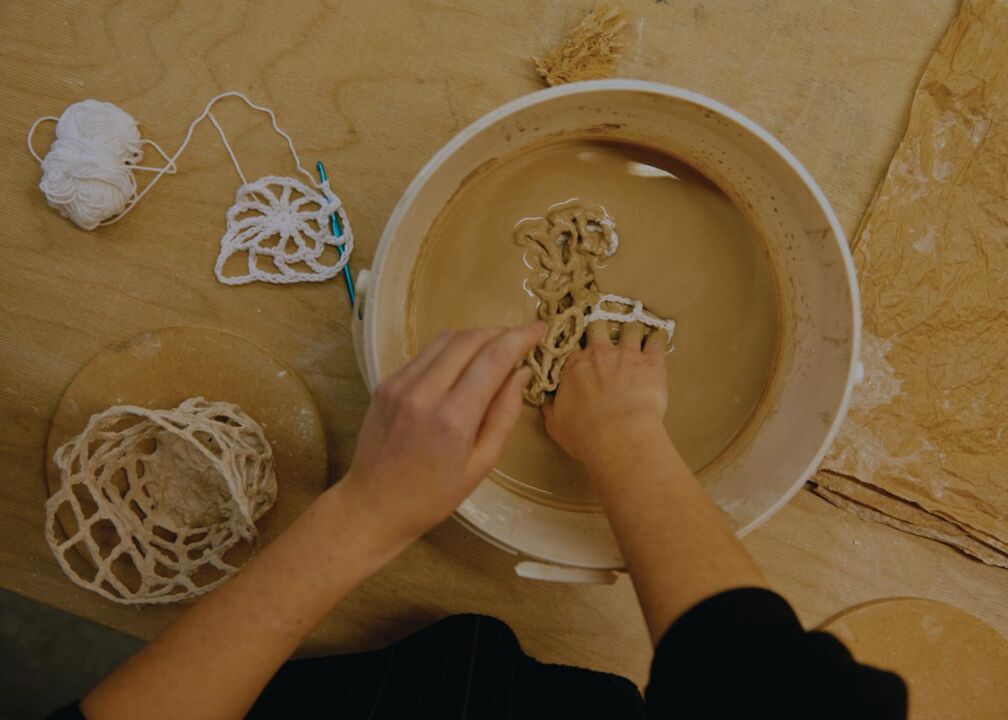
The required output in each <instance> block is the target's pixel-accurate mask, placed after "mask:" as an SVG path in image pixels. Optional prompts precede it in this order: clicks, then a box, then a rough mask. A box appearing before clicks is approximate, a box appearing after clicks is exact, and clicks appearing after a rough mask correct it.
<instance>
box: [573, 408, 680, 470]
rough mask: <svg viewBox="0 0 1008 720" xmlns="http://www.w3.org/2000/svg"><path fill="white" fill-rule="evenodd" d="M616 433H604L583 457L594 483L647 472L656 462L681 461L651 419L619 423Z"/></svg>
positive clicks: (660, 427) (676, 463) (670, 463)
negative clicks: (587, 454) (586, 455)
mask: <svg viewBox="0 0 1008 720" xmlns="http://www.w3.org/2000/svg"><path fill="white" fill-rule="evenodd" d="M618 427H619V430H618V431H617V432H611V433H607V434H605V435H604V436H603V437H602V438H600V439H599V441H598V442H597V443H595V444H594V445H593V448H592V450H591V453H590V455H589V456H588V457H585V458H584V463H585V465H586V466H587V468H588V474H589V476H590V477H591V479H592V481H593V482H595V483H608V482H609V480H613V481H614V482H620V483H623V482H625V478H626V477H627V476H628V475H629V476H634V475H638V474H641V473H647V472H649V471H651V470H652V469H653V466H654V465H656V464H658V465H661V466H671V467H677V466H679V465H682V467H683V469H685V463H683V461H682V459H681V458H680V457H679V453H678V451H677V450H676V449H675V446H674V445H673V444H672V440H671V439H670V438H669V436H668V432H667V431H666V430H665V426H664V424H663V423H662V422H661V421H660V420H656V419H654V418H640V419H638V420H634V421H631V422H626V423H622V424H620V425H619V426H618Z"/></svg>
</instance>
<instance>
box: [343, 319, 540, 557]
mask: <svg viewBox="0 0 1008 720" xmlns="http://www.w3.org/2000/svg"><path fill="white" fill-rule="evenodd" d="M543 331H544V327H543V324H542V323H533V324H531V325H525V326H522V327H517V328H512V329H502V328H482V329H477V330H466V331H464V332H445V333H442V334H441V335H439V336H438V337H437V338H436V339H434V340H433V341H432V342H431V343H430V344H429V345H428V346H427V347H426V348H424V350H423V351H422V352H421V353H420V354H419V355H418V356H417V357H416V358H415V359H414V360H413V361H411V362H409V363H407V364H406V365H405V366H404V367H402V368H401V369H400V370H399V371H397V372H396V373H394V374H393V375H392V376H390V377H389V378H388V379H386V380H385V381H384V382H383V383H382V384H381V385H379V386H378V388H377V390H375V393H374V397H373V398H372V401H371V406H370V407H369V408H368V412H367V415H366V416H365V418H364V425H363V427H362V429H361V433H360V436H359V437H358V440H357V449H356V451H355V452H354V457H353V462H352V464H351V466H350V471H349V472H348V473H347V476H346V477H345V478H344V479H343V481H342V482H340V483H339V486H337V487H341V488H342V490H343V491H344V492H352V494H353V495H354V497H355V498H356V500H357V501H358V502H359V503H360V504H359V507H360V509H361V511H362V512H366V513H368V514H372V515H373V516H374V517H375V518H378V519H379V521H380V522H381V523H382V524H383V526H384V527H385V528H387V529H388V530H389V531H390V532H391V533H392V535H393V537H394V540H395V541H396V542H409V541H412V540H414V539H416V538H417V537H419V536H420V535H422V534H423V533H425V532H426V531H427V530H429V529H430V528H432V527H433V526H434V525H436V524H437V523H439V522H441V521H442V520H444V519H445V518H446V517H448V516H449V515H450V514H451V513H452V512H453V511H454V510H455V508H456V507H458V506H459V504H461V502H462V501H463V500H464V499H465V498H466V497H468V496H469V494H470V493H471V492H472V491H473V490H474V489H475V487H476V485H477V484H478V483H479V482H480V481H481V480H483V478H484V477H486V475H487V474H488V473H489V472H490V470H491V469H492V468H493V466H494V464H495V463H496V462H497V458H498V457H499V456H500V452H501V449H502V448H503V446H504V441H505V440H506V439H507V436H508V434H509V433H510V432H511V429H512V428H513V427H514V424H515V421H516V420H517V419H518V414H519V411H520V410H521V402H522V389H523V388H524V387H525V385H526V384H527V383H528V381H529V378H530V377H531V371H530V370H529V369H528V368H526V367H524V366H523V367H522V368H521V369H518V370H515V364H516V363H517V362H518V361H519V360H520V359H521V358H522V357H524V356H525V354H526V353H528V351H529V350H530V349H531V348H532V346H533V345H535V344H536V343H537V342H538V341H539V340H540V339H541V338H542V335H543Z"/></svg>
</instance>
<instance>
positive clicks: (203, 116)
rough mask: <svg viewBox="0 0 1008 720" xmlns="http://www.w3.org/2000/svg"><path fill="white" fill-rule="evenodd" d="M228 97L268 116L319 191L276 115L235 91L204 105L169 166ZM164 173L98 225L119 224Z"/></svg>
mask: <svg viewBox="0 0 1008 720" xmlns="http://www.w3.org/2000/svg"><path fill="white" fill-rule="evenodd" d="M228 97H236V98H238V99H240V100H242V101H243V102H244V103H245V104H246V105H248V106H249V107H250V108H252V109H253V110H258V111H259V112H262V113H266V114H267V115H268V116H269V119H270V123H271V124H272V125H273V129H274V130H275V131H276V132H277V134H278V135H280V136H281V137H282V138H283V139H284V140H286V141H287V147H288V148H289V149H290V153H291V157H293V158H294V164H295V165H296V166H297V169H298V171H299V172H300V173H301V174H302V175H304V176H305V177H306V178H308V181H309V182H310V183H311V184H312V186H313V187H316V188H320V189H321V187H322V186H321V185H319V184H318V183H317V182H315V178H314V177H312V175H311V173H309V172H308V171H307V170H305V169H304V167H303V166H302V165H301V158H300V157H298V154H297V150H295V149H294V141H293V140H291V136H290V135H288V134H287V133H286V132H284V131H283V130H282V129H281V128H280V126H279V125H278V124H277V119H276V115H275V114H274V113H273V111H272V110H270V109H269V108H268V107H263V106H262V105H256V104H255V103H254V102H252V101H251V100H249V99H248V98H247V97H246V96H245V95H244V94H243V93H240V92H238V91H237V90H229V91H227V92H222V93H220V94H219V95H215V96H214V97H213V98H211V99H210V102H208V103H207V104H206V107H204V108H203V112H201V113H200V114H199V115H197V116H196V119H195V120H193V121H192V122H191V123H190V124H189V129H188V130H186V134H185V137H184V138H183V139H182V144H181V145H179V147H178V150H176V151H175V153H174V154H173V155H172V156H171V158H169V159H168V163H169V165H171V166H174V165H175V161H176V160H178V159H179V156H180V155H182V152H183V151H184V150H185V149H186V148H187V147H188V146H189V141H190V140H192V136H193V132H194V131H195V130H196V126H197V125H199V124H200V123H201V122H203V120H205V119H206V118H207V116H209V115H210V109H211V108H213V106H214V105H215V104H217V102H219V101H220V100H223V99H224V98H228ZM218 132H221V137H222V138H223V131H221V130H218ZM225 144H226V141H225ZM228 153H229V154H230V155H231V161H232V163H234V166H235V169H236V170H237V171H238V174H239V176H241V174H242V172H241V168H239V167H238V161H237V159H236V158H235V155H234V153H233V152H231V149H230V147H228ZM166 171H167V166H166V167H165V168H162V169H161V170H159V171H158V173H157V174H156V175H155V176H154V177H153V178H151V181H150V182H149V183H147V185H145V186H144V189H143V190H141V191H140V193H139V194H138V195H137V196H136V197H135V198H133V199H132V200H131V201H130V202H129V203H128V204H127V205H126V207H125V208H124V209H123V211H122V212H121V213H119V214H118V215H115V216H114V217H111V218H109V219H107V220H103V221H102V222H101V223H99V224H100V225H111V224H113V223H117V222H119V221H120V220H122V219H123V218H124V217H126V215H128V214H129V212H130V210H132V209H133V208H134V207H136V205H137V203H138V202H140V200H142V199H143V196H144V195H146V194H147V193H148V192H149V191H150V189H151V188H152V187H154V185H155V184H156V183H157V181H158V180H160V179H161V176H162V175H164V174H165V173H166ZM242 181H243V182H244V177H242Z"/></svg>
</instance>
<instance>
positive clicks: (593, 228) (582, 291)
mask: <svg viewBox="0 0 1008 720" xmlns="http://www.w3.org/2000/svg"><path fill="white" fill-rule="evenodd" d="M514 239H515V242H516V243H517V244H518V245H519V246H520V247H522V248H523V250H524V258H523V259H524V262H525V264H526V265H527V266H528V267H529V269H530V270H531V271H532V273H531V275H530V277H529V280H528V282H527V285H526V288H527V290H528V291H529V292H530V293H531V294H533V295H534V296H535V297H536V299H537V300H538V316H539V319H540V320H543V321H544V322H545V323H546V334H545V337H544V338H543V339H542V341H540V342H539V344H538V345H536V347H534V348H532V350H531V351H530V352H529V354H528V355H527V356H526V358H525V361H524V362H525V364H526V365H528V367H530V368H531V369H532V379H531V380H530V381H529V384H528V386H527V387H526V388H525V392H524V395H525V400H526V401H528V402H529V404H531V405H534V406H536V407H538V406H540V405H542V404H543V402H544V401H545V399H546V394H547V393H551V392H554V391H556V389H557V386H558V385H559V384H560V375H561V373H562V371H563V366H564V363H566V362H567V358H568V357H569V356H570V354H571V353H572V352H574V350H576V349H577V348H578V347H579V346H580V344H581V338H582V336H583V335H584V332H585V328H586V327H587V326H588V323H590V322H592V321H594V320H609V321H614V322H619V323H627V322H640V323H642V324H643V325H645V327H646V328H660V329H662V330H664V331H665V332H666V333H668V336H669V339H670V340H671V337H672V334H673V332H674V331H675V322H674V321H672V320H663V319H661V318H659V317H657V316H655V315H653V314H652V313H649V312H647V311H646V310H645V309H644V307H643V305H642V304H641V303H640V302H639V301H637V300H633V299H632V298H627V297H623V296H621V295H613V294H611V293H601V292H600V291H599V289H598V287H597V285H596V284H595V267H596V263H597V262H598V260H599V259H600V258H604V257H609V256H611V255H613V254H614V253H615V252H616V250H617V248H618V247H619V236H618V235H617V234H616V223H615V222H614V221H613V219H612V218H611V217H610V216H609V215H608V214H607V213H606V211H605V209H604V208H602V207H599V206H597V205H587V204H584V203H581V202H579V201H577V200H569V201H567V202H564V203H561V204H559V205H554V206H553V207H551V208H550V210H549V212H548V213H547V215H546V217H536V218H525V219H523V220H521V221H520V222H519V223H518V225H517V226H516V227H515V232H514Z"/></svg>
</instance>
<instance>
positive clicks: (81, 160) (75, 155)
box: [39, 100, 143, 230]
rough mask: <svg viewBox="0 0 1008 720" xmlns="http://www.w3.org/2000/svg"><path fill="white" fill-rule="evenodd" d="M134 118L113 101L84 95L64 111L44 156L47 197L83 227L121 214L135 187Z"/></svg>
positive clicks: (136, 146)
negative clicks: (133, 167)
mask: <svg viewBox="0 0 1008 720" xmlns="http://www.w3.org/2000/svg"><path fill="white" fill-rule="evenodd" d="M142 154H143V151H142V149H141V145H140V131H139V129H138V128H137V122H136V120H134V119H133V117H132V116H131V115H130V114H129V113H127V112H126V111H124V110H122V109H121V108H118V107H116V106H115V105H113V104H112V103H107V102H99V101H98V100H83V101H81V102H78V103H74V104H73V105H71V106H70V107H68V108H67V109H66V110H65V111H63V115H62V116H61V117H60V119H59V122H57V123H56V140H55V142H53V144H52V147H51V148H50V149H49V152H48V153H46V156H45V157H44V158H43V159H42V181H41V182H40V183H39V188H40V189H41V190H42V192H43V193H44V194H45V196H46V201H47V202H48V203H49V205H51V206H52V207H54V208H56V210H58V211H59V213H60V215H63V216H64V217H68V218H70V219H71V220H73V221H74V222H75V223H77V224H78V225H79V226H80V227H82V228H84V229H85V230H94V229H95V228H96V227H97V226H98V224H99V223H101V222H102V221H103V220H107V219H108V218H110V217H113V216H115V215H118V214H119V213H121V212H122V211H123V210H125V209H126V205H127V203H128V202H129V201H130V198H132V197H133V193H134V192H135V191H136V180H134V179H133V171H132V170H131V168H130V167H129V165H132V164H134V163H136V162H137V161H138V160H139V159H140V157H141V156H142Z"/></svg>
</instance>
